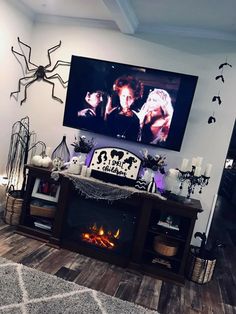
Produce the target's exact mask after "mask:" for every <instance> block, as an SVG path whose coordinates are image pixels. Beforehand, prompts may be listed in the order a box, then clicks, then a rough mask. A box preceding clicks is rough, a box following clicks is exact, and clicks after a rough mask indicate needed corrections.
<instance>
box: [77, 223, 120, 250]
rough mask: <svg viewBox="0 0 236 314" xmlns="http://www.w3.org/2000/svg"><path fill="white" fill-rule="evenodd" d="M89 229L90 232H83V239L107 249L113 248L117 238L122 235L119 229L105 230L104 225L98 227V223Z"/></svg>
mask: <svg viewBox="0 0 236 314" xmlns="http://www.w3.org/2000/svg"><path fill="white" fill-rule="evenodd" d="M89 229H90V232H86V233H82V236H81V237H82V240H83V241H86V242H88V243H91V244H95V245H97V246H101V247H104V248H107V249H113V248H114V247H115V242H116V240H117V239H119V237H120V230H119V229H118V230H117V231H116V232H114V233H112V232H111V231H107V232H105V230H104V228H103V226H101V227H99V228H98V227H97V225H96V224H94V225H93V226H92V227H90V228H89Z"/></svg>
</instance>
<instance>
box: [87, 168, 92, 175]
mask: <svg viewBox="0 0 236 314" xmlns="http://www.w3.org/2000/svg"><path fill="white" fill-rule="evenodd" d="M90 176H91V168H87V169H86V177H90Z"/></svg>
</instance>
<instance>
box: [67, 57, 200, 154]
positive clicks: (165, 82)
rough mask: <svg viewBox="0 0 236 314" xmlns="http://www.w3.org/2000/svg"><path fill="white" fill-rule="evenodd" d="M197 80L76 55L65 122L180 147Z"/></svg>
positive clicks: (126, 137) (112, 134)
mask: <svg viewBox="0 0 236 314" xmlns="http://www.w3.org/2000/svg"><path fill="white" fill-rule="evenodd" d="M197 79H198V78H197V76H193V75H187V74H182V73H174V72H169V71H163V70H160V69H152V68H147V67H142V66H136V65H128V64H122V63H118V62H111V61H105V60H98V59H92V58H86V57H80V56H72V60H71V68H70V75H69V83H68V90H67V97H66V104H65V112H64V120H63V125H64V126H68V127H72V128H75V129H82V130H86V131H90V132H94V133H98V134H103V135H107V136H110V137H115V138H118V139H120V140H128V141H132V142H136V143H143V144H148V145H153V146H157V147H162V148H166V149H171V150H176V151H179V150H180V148H181V144H182V140H183V136H184V132H185V128H186V124H187V120H188V116H189V112H190V108H191V104H192V101H193V96H194V92H195V88H196V84H197Z"/></svg>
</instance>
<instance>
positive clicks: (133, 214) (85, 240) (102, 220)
mask: <svg viewBox="0 0 236 314" xmlns="http://www.w3.org/2000/svg"><path fill="white" fill-rule="evenodd" d="M67 208H68V210H67V215H66V221H65V223H64V229H63V237H62V242H64V243H66V244H67V246H68V244H69V245H70V246H71V247H73V249H76V250H77V251H78V252H80V253H82V254H83V253H84V254H89V255H90V256H92V257H97V258H100V259H103V260H106V261H110V262H113V263H114V262H115V263H117V264H120V265H125V264H126V263H127V262H128V261H129V259H130V256H131V253H132V244H133V239H134V236H135V229H136V219H137V214H138V213H137V209H136V208H135V207H134V206H133V205H131V204H130V202H129V201H128V200H122V201H113V202H111V201H107V200H94V199H88V198H85V197H83V196H81V195H80V194H78V193H77V192H76V191H74V192H73V194H72V195H71V197H70V200H69V204H68V207H67Z"/></svg>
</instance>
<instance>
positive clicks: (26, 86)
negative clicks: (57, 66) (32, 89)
mask: <svg viewBox="0 0 236 314" xmlns="http://www.w3.org/2000/svg"><path fill="white" fill-rule="evenodd" d="M37 79H38V78H37V77H36V78H35V79H34V80H32V81H30V82H29V83H27V84H26V85H25V93H24V94H25V96H24V99H22V100H21V102H20V105H22V103H23V102H24V101H25V100H26V98H27V88H28V87H29V86H30V85H31V84H32V83H34V82H35V81H37Z"/></svg>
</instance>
